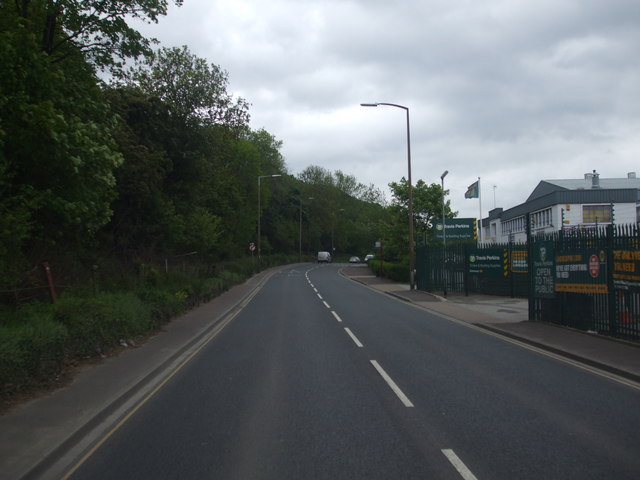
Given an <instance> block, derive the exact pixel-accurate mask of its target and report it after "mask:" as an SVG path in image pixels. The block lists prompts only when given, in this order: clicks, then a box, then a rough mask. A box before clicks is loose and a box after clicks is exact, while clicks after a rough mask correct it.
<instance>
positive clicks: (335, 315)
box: [331, 310, 342, 323]
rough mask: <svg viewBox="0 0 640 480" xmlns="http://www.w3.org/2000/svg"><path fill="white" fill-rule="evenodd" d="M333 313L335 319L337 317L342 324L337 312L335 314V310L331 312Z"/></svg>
mask: <svg viewBox="0 0 640 480" xmlns="http://www.w3.org/2000/svg"><path fill="white" fill-rule="evenodd" d="M331 313H332V314H333V316H334V317H336V320H337V321H339V322H340V323H342V319H341V318H340V317H339V316H338V314H337V313H336V312H334V311H333V310H331Z"/></svg>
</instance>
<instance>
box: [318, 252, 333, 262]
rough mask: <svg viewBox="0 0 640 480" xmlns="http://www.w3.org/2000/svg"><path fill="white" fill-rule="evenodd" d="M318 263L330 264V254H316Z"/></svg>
mask: <svg viewBox="0 0 640 480" xmlns="http://www.w3.org/2000/svg"><path fill="white" fill-rule="evenodd" d="M318 263H331V254H330V253H329V252H318Z"/></svg>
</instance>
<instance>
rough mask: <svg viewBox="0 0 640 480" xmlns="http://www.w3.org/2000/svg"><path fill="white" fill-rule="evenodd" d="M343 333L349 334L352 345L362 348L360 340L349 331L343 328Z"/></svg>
mask: <svg viewBox="0 0 640 480" xmlns="http://www.w3.org/2000/svg"><path fill="white" fill-rule="evenodd" d="M344 331H345V332H347V333H348V334H349V336H350V337H351V340H353V343H355V344H356V345H357V346H358V347H360V348H362V347H363V345H362V343H360V340H358V338H357V337H356V336H355V335H354V334H353V332H352V331H351V330H349V329H348V328H346V327H345V329H344Z"/></svg>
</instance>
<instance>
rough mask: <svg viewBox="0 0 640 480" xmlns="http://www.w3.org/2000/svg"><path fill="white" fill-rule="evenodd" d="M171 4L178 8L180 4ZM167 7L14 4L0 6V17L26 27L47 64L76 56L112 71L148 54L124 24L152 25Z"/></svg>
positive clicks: (69, 0) (160, 3)
mask: <svg viewBox="0 0 640 480" xmlns="http://www.w3.org/2000/svg"><path fill="white" fill-rule="evenodd" d="M173 3H175V4H176V5H178V6H180V5H182V0H174V1H173ZM167 5H168V2H167V1H166V0H136V1H119V0H88V1H82V2H78V1H75V0H16V1H15V2H9V1H7V2H2V3H0V12H2V14H3V15H4V14H11V15H12V16H13V17H14V18H16V19H17V20H18V21H20V22H22V23H30V24H31V29H32V31H33V32H34V33H35V34H36V37H37V38H38V39H41V45H40V48H41V49H42V51H44V52H45V53H47V54H48V55H50V57H51V60H52V61H53V62H59V61H61V60H65V59H67V58H68V57H70V56H75V55H77V54H78V53H81V54H83V55H84V56H85V57H86V58H87V59H89V60H91V61H92V62H93V64H94V65H96V66H98V67H99V68H109V69H115V70H117V69H119V67H121V63H120V61H122V60H124V59H127V58H137V57H139V56H140V55H143V54H148V53H149V52H150V44H151V42H152V40H149V39H146V38H144V37H143V36H142V35H141V34H140V33H139V32H138V31H136V30H135V29H133V28H131V27H130V26H129V25H128V24H127V21H126V20H127V19H128V18H137V19H141V20H143V21H147V22H157V21H158V17H160V16H163V15H166V13H167Z"/></svg>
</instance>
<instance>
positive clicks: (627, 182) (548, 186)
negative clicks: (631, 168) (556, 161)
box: [527, 177, 640, 202]
mask: <svg viewBox="0 0 640 480" xmlns="http://www.w3.org/2000/svg"><path fill="white" fill-rule="evenodd" d="M599 185H600V186H599V188H593V178H592V177H588V178H580V179H568V180H542V181H541V182H540V183H539V184H538V186H537V187H536V188H535V189H534V190H533V192H531V195H529V198H527V202H530V201H532V200H535V199H536V198H539V197H543V196H545V195H548V194H549V193H552V192H558V191H566V190H598V189H599V190H621V189H624V190H626V189H637V190H640V178H600V179H599Z"/></svg>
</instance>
